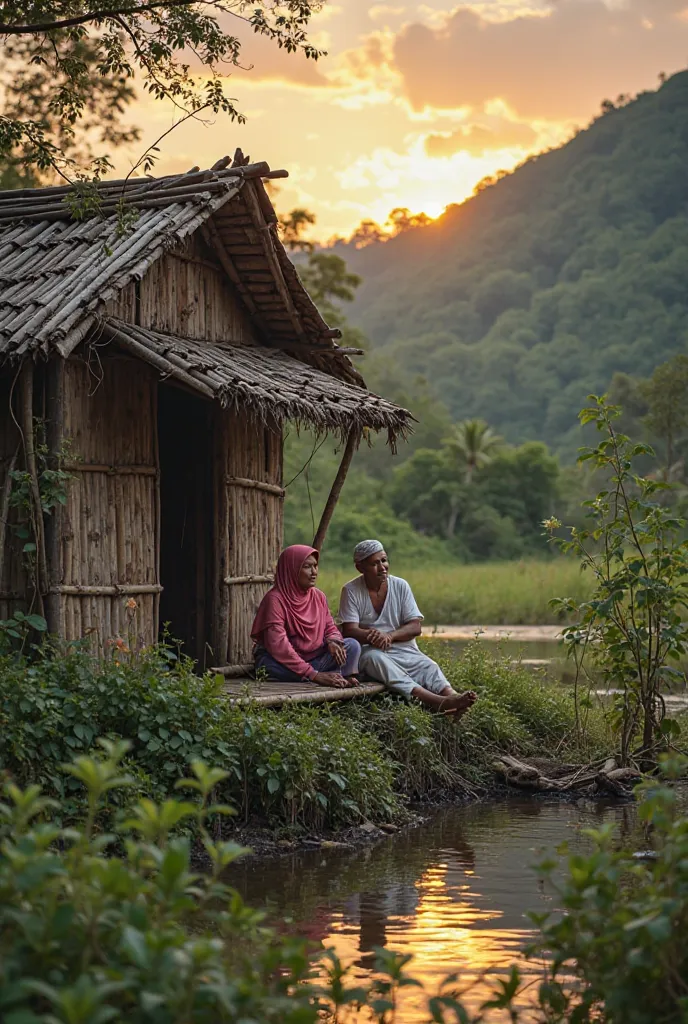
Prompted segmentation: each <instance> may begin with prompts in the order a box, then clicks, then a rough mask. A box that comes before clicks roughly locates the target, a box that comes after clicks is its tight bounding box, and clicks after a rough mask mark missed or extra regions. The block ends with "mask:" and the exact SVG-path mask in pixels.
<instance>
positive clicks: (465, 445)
mask: <svg viewBox="0 0 688 1024" xmlns="http://www.w3.org/2000/svg"><path fill="white" fill-rule="evenodd" d="M444 443H445V446H446V447H447V449H448V451H449V453H450V455H451V458H452V461H453V462H454V464H455V465H456V467H457V469H458V470H459V472H460V474H461V478H462V482H463V483H464V484H465V485H466V486H470V485H471V484H472V482H473V477H474V475H475V473H476V472H477V470H479V469H482V468H483V467H484V466H487V465H489V463H490V462H492V459H493V458H494V456H495V455H496V454H497V452H498V451H499V450H500V448H501V447H502V445H503V443H504V441H503V438H501V437H500V436H499V434H495V432H494V430H493V429H492V427H490V426H488V424H487V423H486V422H485V420H462V421H461V423H457V424H456V426H455V427H454V429H453V432H452V434H451V436H450V437H448V438H446V439H445V442H444ZM459 501H460V495H459V492H458V491H457V492H456V493H455V495H454V496H453V498H452V499H451V501H450V509H449V521H448V523H447V537H450V538H451V537H453V536H454V532H455V530H456V519H457V516H458V514H459Z"/></svg>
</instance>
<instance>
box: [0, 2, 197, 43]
mask: <svg viewBox="0 0 688 1024" xmlns="http://www.w3.org/2000/svg"><path fill="white" fill-rule="evenodd" d="M198 2H199V0H153V2H152V3H148V4H137V5H136V6H135V7H115V8H111V9H108V8H105V9H104V10H99V11H88V12H87V13H86V14H79V15H75V16H74V17H73V18H64V19H63V20H62V21H46V22H43V23H42V24H37V25H6V24H3V23H2V22H0V35H5V36H20V35H37V34H40V33H42V32H55V31H57V30H58V29H61V28H74V27H75V26H76V25H85V24H87V22H89V21H105V20H107V19H108V18H115V17H116V16H117V15H119V16H120V17H121V16H123V15H126V14H145V13H146V12H147V11H154V10H156V9H157V8H159V7H193V5H194V4H196V3H198Z"/></svg>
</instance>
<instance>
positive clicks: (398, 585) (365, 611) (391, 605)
mask: <svg viewBox="0 0 688 1024" xmlns="http://www.w3.org/2000/svg"><path fill="white" fill-rule="evenodd" d="M339 618H340V620H341V621H342V622H352V623H354V625H355V624H356V623H358V625H359V626H360V627H361V628H362V629H379V630H380V632H382V633H391V632H393V630H395V629H399V628H400V627H401V626H404V625H406V623H407V622H410V621H411V619H421V620H422V618H423V616H422V615H421V612H420V609H419V607H418V605H417V604H416V599H415V597H414V596H413V591H412V590H411V588H410V586H409V585H408V583H407V582H406V580H402V579H401V577H400V576H388V577H387V597H386V598H385V603H384V605H383V606H382V611H381V612H380V614H379V615H378V613H377V612H376V611H375V609H374V608H373V602H372V601H371V600H370V594H369V593H368V588H367V587H366V585H365V580H364V578H363V577H362V576H357V577H356V579H355V580H350V581H349V582H348V583H345V584H344V586H343V587H342V594H341V597H340V598H339ZM394 647H395V649H398V650H414V651H417V650H418V644H417V643H416V641H415V640H406V641H404V642H403V643H399V644H395V645H394Z"/></svg>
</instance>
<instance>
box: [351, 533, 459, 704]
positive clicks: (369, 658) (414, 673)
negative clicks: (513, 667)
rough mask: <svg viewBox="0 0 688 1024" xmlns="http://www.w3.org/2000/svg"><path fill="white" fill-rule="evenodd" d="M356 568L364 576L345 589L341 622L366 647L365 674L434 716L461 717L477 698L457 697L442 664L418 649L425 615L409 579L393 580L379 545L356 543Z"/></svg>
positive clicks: (364, 541) (362, 653) (364, 648)
mask: <svg viewBox="0 0 688 1024" xmlns="http://www.w3.org/2000/svg"><path fill="white" fill-rule="evenodd" d="M354 564H355V566H356V568H357V569H358V571H359V573H360V574H361V575H360V576H358V577H357V578H356V579H355V580H351V581H350V582H349V583H346V584H345V585H344V587H343V588H342V594H341V598H340V602H339V617H340V619H341V623H342V626H341V629H342V633H343V635H344V636H345V637H352V638H353V639H354V640H358V642H359V643H360V644H361V645H362V648H363V649H362V652H361V659H360V662H359V665H360V669H361V672H364V673H365V674H366V675H368V676H370V677H371V678H372V679H377V680H379V681H380V682H382V683H384V684H385V685H386V686H387V687H388V689H390V690H392V692H394V693H400V694H402V695H403V696H404V697H414V698H415V699H416V700H419V701H420V702H421V703H422V704H425V705H426V707H428V708H430V709H431V710H432V711H437V712H440V713H444V714H451V715H455V716H456V717H457V718H460V717H461V716H462V715H464V714H465V713H466V711H468V709H469V708H470V707H471V706H472V705H473V704H474V703H475V701H476V700H477V694H476V693H474V691H473V690H467V691H466V693H462V694H459V693H457V692H456V690H454V689H452V687H451V686H450V685H449V682H448V680H447V678H446V677H445V675H444V673H443V672H442V670H441V668H440V667H439V665H438V664H437V663H436V662H434V661H433V660H432V658H428V657H427V655H425V654H423V653H422V651H420V650H419V648H418V644H417V643H416V637H417V636H420V634H421V622H422V621H423V616H422V615H421V612H420V609H419V608H418V605H417V604H416V601H415V598H414V596H413V591H412V590H411V588H410V586H409V585H408V583H407V582H406V580H402V579H401V578H400V577H399V576H392V575H390V572H389V561H388V559H387V554H386V552H385V549H384V548H383V546H382V544H381V543H380V541H379V540H362V541H361V543H360V544H357V545H356V547H355V549H354Z"/></svg>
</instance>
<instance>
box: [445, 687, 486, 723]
mask: <svg viewBox="0 0 688 1024" xmlns="http://www.w3.org/2000/svg"><path fill="white" fill-rule="evenodd" d="M477 699H478V694H477V693H476V692H475V690H466V692H465V693H456V694H453V695H452V696H450V697H446V698H445V699H444V700H443V702H442V705H441V709H440V713H441V714H444V715H451V716H452V718H453V719H454V720H455V721H458V720H459V718H463V716H464V715H465V714H466V712H467V711H470V709H471V708H472V707H473V705H474V704H475V702H476V701H477Z"/></svg>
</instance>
